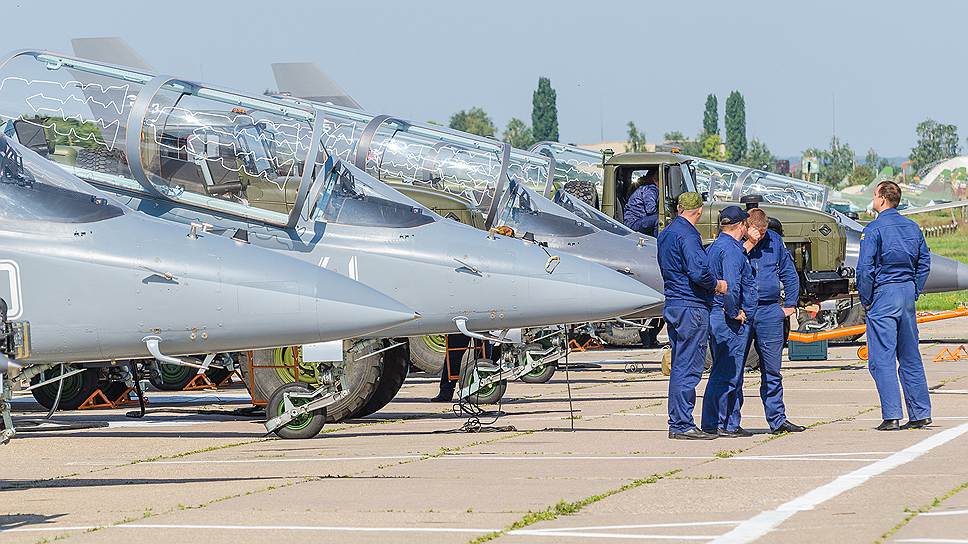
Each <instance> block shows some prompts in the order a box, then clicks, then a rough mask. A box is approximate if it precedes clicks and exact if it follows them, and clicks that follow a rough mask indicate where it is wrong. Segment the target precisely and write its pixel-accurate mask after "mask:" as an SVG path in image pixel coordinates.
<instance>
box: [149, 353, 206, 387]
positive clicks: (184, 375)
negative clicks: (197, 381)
mask: <svg viewBox="0 0 968 544" xmlns="http://www.w3.org/2000/svg"><path fill="white" fill-rule="evenodd" d="M186 359H188V360H190V361H192V362H195V363H198V364H202V362H201V361H199V360H198V359H195V358H193V357H186ZM149 364H152V363H149ZM154 365H156V367H157V368H156V370H157V371H154V370H153V371H151V372H149V373H148V381H149V382H151V385H153V386H155V388H156V389H159V390H161V391H181V390H182V389H184V388H185V386H186V385H188V383H189V382H191V381H192V380H193V379H194V378H195V375H196V374H198V369H197V368H195V367H191V366H183V365H173V364H171V363H162V362H161V361H155V362H154Z"/></svg>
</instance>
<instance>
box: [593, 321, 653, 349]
mask: <svg viewBox="0 0 968 544" xmlns="http://www.w3.org/2000/svg"><path fill="white" fill-rule="evenodd" d="M640 330H642V329H641V328H640V327H632V326H629V325H625V324H622V323H612V324H611V325H605V328H604V329H603V330H602V331H601V332H599V333H598V337H599V338H601V339H602V342H605V345H608V346H614V347H629V346H638V345H641V344H642V337H641V336H639V331H640Z"/></svg>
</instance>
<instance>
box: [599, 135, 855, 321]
mask: <svg viewBox="0 0 968 544" xmlns="http://www.w3.org/2000/svg"><path fill="white" fill-rule="evenodd" d="M603 160H604V165H603V166H604V172H603V186H602V198H601V203H600V206H601V210H602V211H603V212H605V213H606V214H608V215H610V216H612V217H614V218H615V219H617V220H619V221H622V217H623V211H624V206H625V203H626V202H628V199H629V197H630V196H631V195H632V193H633V192H634V191H635V190H636V189H637V188H638V186H639V185H638V184H639V181H638V179H639V177H640V176H642V175H644V174H645V173H647V172H649V171H653V170H654V171H657V173H658V179H659V183H658V186H659V202H660V205H659V229H660V230H661V229H662V228H664V227H665V226H666V225H668V224H669V222H670V221H672V219H673V218H675V216H676V213H677V206H676V203H677V199H678V198H679V195H680V194H682V193H684V192H687V191H697V192H698V190H697V186H696V181H695V180H696V175H695V167H694V166H693V164H692V158H690V157H688V156H685V155H680V154H679V153H675V152H649V153H620V154H615V155H611V156H609V154H608V153H606V154H605V155H604V159H603ZM704 199H705V200H707V203H706V206H705V208H704V210H703V215H702V218H701V219H700V222H699V224H698V225H696V227H697V228H698V229H699V232H700V234H701V235H702V237H703V240H704V241H705V242H706V243H709V242H712V240H713V239H714V238H715V237H716V234H717V232H718V226H717V219H716V218H717V217H718V215H719V211H720V210H721V209H723V208H724V207H726V206H728V205H730V204H734V203H731V202H724V201H718V200H717V201H712V202H709V198H708V195H704ZM759 201H760V199H759V198H757V197H756V196H755V195H749V196H747V197H744V198H743V203H749V204H752V203H754V202H755V203H756V205H758V206H759V207H761V208H762V209H763V210H764V211H765V212H766V213H767V215H769V216H770V217H771V218H776V219H777V220H779V221H780V222H781V223H782V225H783V239H784V241H785V242H786V246H787V248H788V249H789V250H790V253H791V254H792V256H793V261H794V263H795V264H796V267H797V271H798V272H799V274H800V301H801V304H811V303H817V302H822V301H824V300H828V299H831V298H834V297H837V296H841V295H846V294H847V293H849V292H850V278H851V277H852V276H853V270H851V269H849V268H846V267H845V266H844V256H845V254H846V248H847V235H846V232H845V231H844V228H843V226H841V225H840V224H839V223H838V222H837V221H836V220H835V219H834V218H833V217H831V216H829V215H827V214H825V213H822V212H819V211H816V210H812V209H808V208H800V207H795V206H782V205H776V204H763V203H760V202H759Z"/></svg>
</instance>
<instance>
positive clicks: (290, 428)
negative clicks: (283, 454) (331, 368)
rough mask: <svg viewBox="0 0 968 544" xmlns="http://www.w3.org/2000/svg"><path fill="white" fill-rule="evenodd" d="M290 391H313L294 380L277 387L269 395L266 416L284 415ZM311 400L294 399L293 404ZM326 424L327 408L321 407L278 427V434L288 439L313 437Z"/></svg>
mask: <svg viewBox="0 0 968 544" xmlns="http://www.w3.org/2000/svg"><path fill="white" fill-rule="evenodd" d="M290 391H312V389H311V388H310V387H309V386H308V385H307V384H304V383H299V382H293V383H287V384H285V385H283V386H280V387H278V388H276V390H275V391H274V392H273V393H272V396H271V397H269V404H267V405H266V418H267V419H269V418H273V417H276V416H278V415H282V413H283V412H284V411H285V403H284V402H283V400H284V398H285V397H284V396H283V395H285V394H286V393H288V392H290ZM307 402H309V401H308V400H304V399H298V400H296V399H294V400H293V404H294V405H296V406H299V405H301V404H305V403H307ZM325 424H326V408H320V409H319V410H314V411H313V412H310V413H308V414H305V415H303V416H301V417H298V418H296V419H294V420H292V421H290V422H289V424H288V425H286V426H284V427H282V428H280V429H276V430H275V431H273V432H275V433H276V435H278V436H279V438H287V439H303V438H312V437H314V436H316V435H318V434H319V431H322V430H323V425H325Z"/></svg>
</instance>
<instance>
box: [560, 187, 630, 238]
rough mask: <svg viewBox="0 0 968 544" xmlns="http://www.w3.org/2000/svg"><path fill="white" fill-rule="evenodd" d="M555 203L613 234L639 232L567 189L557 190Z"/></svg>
mask: <svg viewBox="0 0 968 544" xmlns="http://www.w3.org/2000/svg"><path fill="white" fill-rule="evenodd" d="M554 203H555V204H557V205H559V206H561V207H562V208H564V209H566V210H568V211H569V212H571V213H573V214H575V216H577V217H578V218H579V219H581V220H583V221H587V222H588V223H589V224H591V225H594V226H595V227H598V228H600V229H602V230H604V231H606V232H611V233H612V234H617V235H619V236H628V235H630V234H637V233H636V232H635V231H634V230H632V229H630V228H628V227H626V226H625V225H623V224H621V223H619V222H618V221H616V220H614V219H612V218H611V217H609V216H607V215H605V214H604V213H602V212H600V211H598V210H597V209H595V208H593V207H591V206H589V205H588V204H586V203H584V202H582V201H581V199H579V198H576V197H575V196H573V195H571V194H569V193H568V192H566V191H563V190H556V191H555V194H554Z"/></svg>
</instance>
